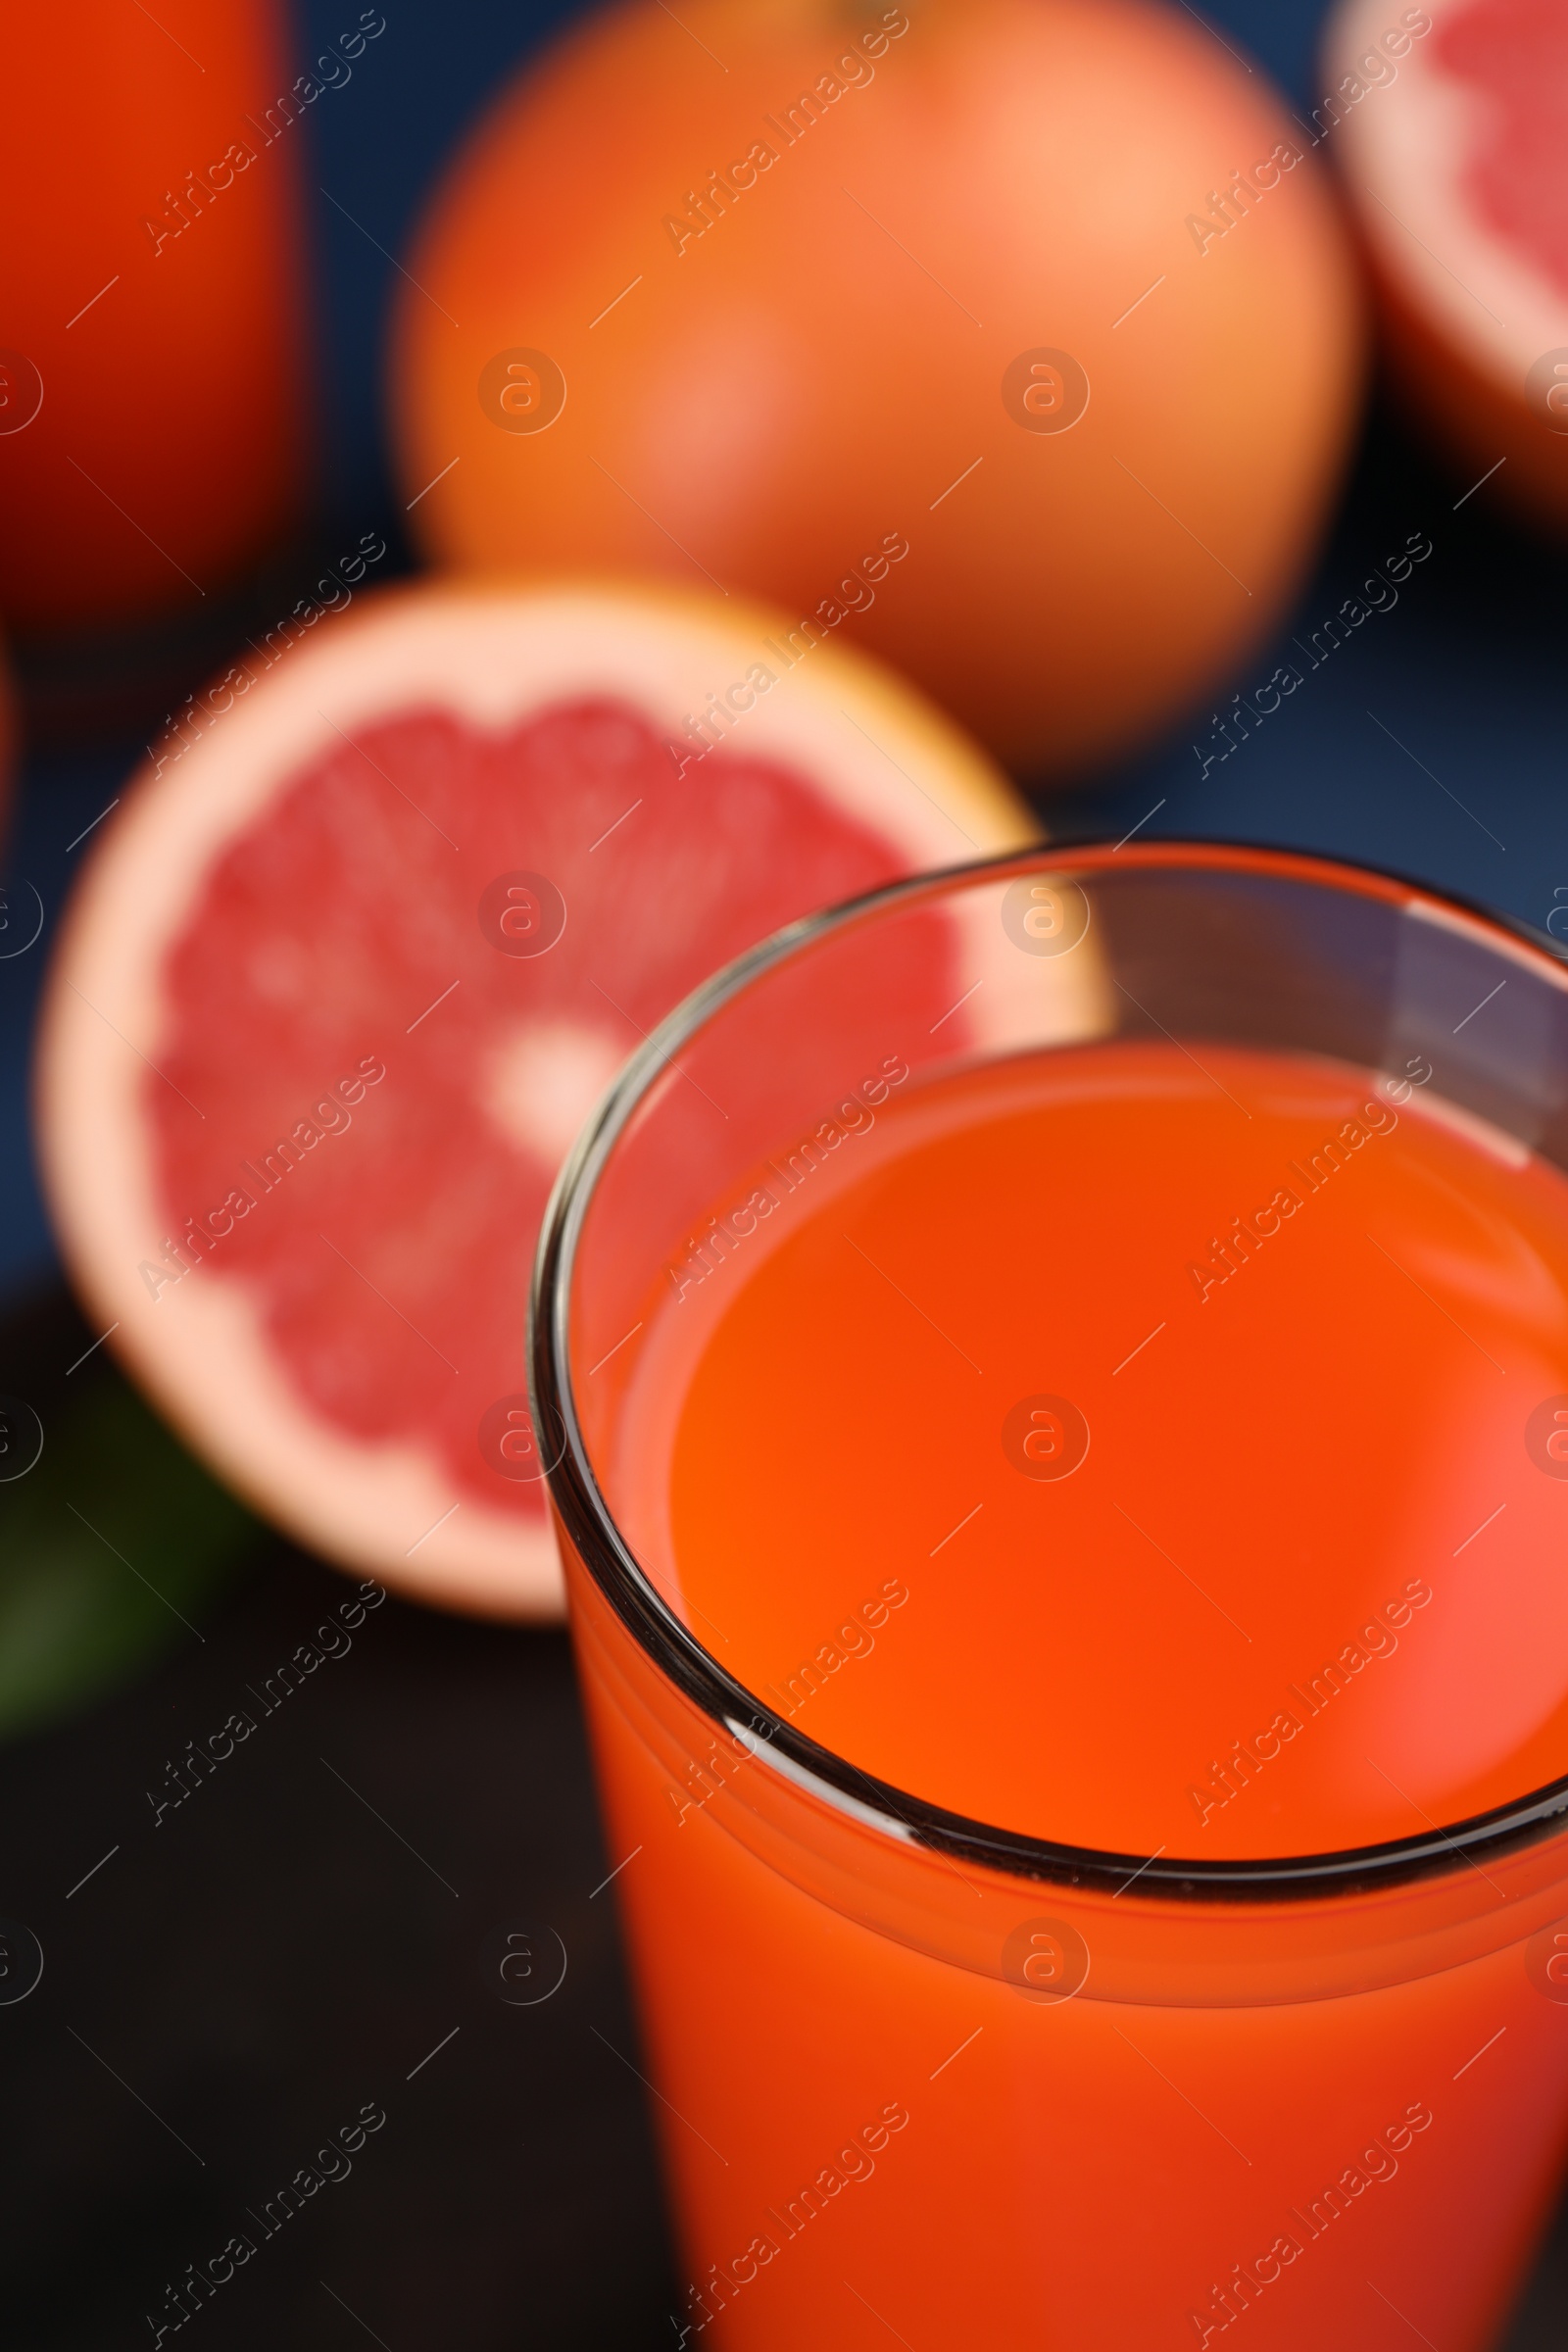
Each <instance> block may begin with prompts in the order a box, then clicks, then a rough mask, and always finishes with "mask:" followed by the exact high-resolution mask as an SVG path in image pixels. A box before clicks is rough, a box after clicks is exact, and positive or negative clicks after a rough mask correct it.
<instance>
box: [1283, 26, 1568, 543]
mask: <svg viewBox="0 0 1568 2352" xmlns="http://www.w3.org/2000/svg"><path fill="white" fill-rule="evenodd" d="M1422 25H1425V26H1426V27H1427V29H1426V30H1424V31H1423V30H1421V29H1420V27H1421V26H1422ZM1391 43H1392V45H1393V47H1394V48H1395V50H1397V56H1391V54H1390V46H1391ZM1324 63H1325V79H1326V83H1327V87H1328V91H1329V93H1330V95H1329V96H1328V97H1327V98H1325V101H1324V106H1323V107H1322V108H1321V109H1319V115H1320V117H1321V118H1323V119H1324V121H1325V123H1326V125H1327V136H1328V137H1329V138H1330V139H1331V140H1332V141H1333V142H1335V144H1336V147H1337V152H1338V155H1339V160H1340V162H1341V164H1342V166H1343V168H1344V173H1345V178H1346V183H1347V186H1348V189H1349V192H1350V196H1351V199H1352V202H1353V203H1354V204H1355V206H1356V209H1357V213H1358V217H1359V221H1360V226H1361V230H1362V234H1363V237H1364V240H1365V244H1366V248H1367V251H1368V254H1369V256H1370V259H1371V262H1372V268H1373V273H1374V276H1375V279H1376V281H1377V284H1378V287H1379V291H1380V294H1381V297H1382V306H1383V316H1384V324H1385V329H1386V339H1387V343H1388V349H1389V359H1390V364H1391V370H1392V373H1393V376H1394V379H1395V382H1396V385H1397V390H1398V393H1399V396H1400V398H1401V400H1402V401H1403V402H1404V404H1405V405H1406V406H1407V408H1408V409H1409V410H1410V412H1411V413H1412V414H1413V415H1414V416H1416V417H1419V418H1420V419H1421V420H1422V421H1423V422H1424V423H1425V424H1426V425H1427V426H1428V427H1429V429H1430V430H1431V431H1432V432H1433V433H1434V434H1435V436H1436V437H1437V439H1438V440H1439V441H1440V442H1441V443H1442V444H1444V445H1445V446H1446V449H1447V450H1448V452H1449V453H1450V454H1451V457H1452V459H1453V461H1454V462H1455V464H1456V465H1458V466H1462V467H1463V468H1464V469H1466V471H1467V472H1469V471H1471V470H1472V469H1473V472H1474V474H1475V475H1476V476H1481V475H1483V474H1485V473H1486V472H1487V471H1488V470H1489V469H1490V468H1494V467H1496V468H1498V470H1497V473H1496V483H1495V488H1496V494H1497V495H1498V496H1500V497H1502V498H1504V499H1506V500H1508V501H1510V502H1511V503H1512V504H1513V505H1514V506H1515V507H1516V508H1517V509H1519V510H1520V511H1522V512H1524V513H1526V514H1527V515H1530V516H1531V517H1533V518H1534V519H1535V520H1536V521H1538V522H1541V521H1543V520H1544V521H1546V522H1547V523H1548V524H1555V526H1556V527H1558V528H1559V529H1560V528H1561V527H1562V526H1563V525H1564V524H1568V19H1565V17H1564V15H1563V12H1562V10H1561V9H1560V8H1559V7H1557V6H1556V5H1555V4H1554V0H1428V4H1427V5H1426V6H1424V7H1422V8H1420V9H1410V10H1406V11H1405V12H1403V15H1402V17H1399V18H1397V19H1396V18H1395V17H1393V16H1392V15H1391V12H1390V11H1389V10H1388V8H1387V7H1386V6H1385V5H1383V0H1346V5H1345V6H1343V7H1342V8H1341V9H1340V11H1339V12H1338V14H1337V15H1336V16H1335V18H1334V19H1333V20H1332V22H1331V25H1330V28H1329V33H1328V38H1327V43H1326V46H1325V51H1324ZM1357 92H1359V93H1360V94H1359V95H1356V93H1357ZM1336 117H1337V118H1338V119H1337V120H1334V119H1333V118H1336Z"/></svg>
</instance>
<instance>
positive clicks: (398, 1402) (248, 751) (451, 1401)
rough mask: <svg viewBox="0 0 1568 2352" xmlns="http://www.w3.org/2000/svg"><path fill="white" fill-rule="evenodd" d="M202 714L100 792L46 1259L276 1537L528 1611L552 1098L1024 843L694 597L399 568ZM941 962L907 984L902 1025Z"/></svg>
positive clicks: (933, 717)
mask: <svg viewBox="0 0 1568 2352" xmlns="http://www.w3.org/2000/svg"><path fill="white" fill-rule="evenodd" d="M242 680H243V681H245V682H243V683H242V682H241V681H242ZM205 708H206V711H207V713H208V724H207V732H206V733H205V734H204V735H202V736H201V737H200V739H199V740H196V741H194V742H192V743H191V744H190V745H189V746H188V748H185V749H184V750H183V751H182V753H181V755H180V756H179V757H178V758H177V759H173V760H172V759H170V758H169V756H168V755H167V754H165V755H163V756H162V757H161V759H160V760H159V762H158V763H157V767H156V768H155V769H154V770H151V771H144V772H143V774H142V775H141V777H140V778H139V780H138V781H137V783H136V785H135V787H134V789H133V790H132V791H130V792H129V793H128V794H127V796H126V800H125V805H124V808H123V811H122V813H121V815H120V816H119V817H118V818H117V819H116V820H115V823H114V827H113V830H112V831H110V832H108V833H107V835H106V838H105V839H104V841H103V842H102V844H101V846H100V847H99V848H98V850H97V852H96V854H95V856H94V858H93V862H92V865H91V867H90V869H89V871H88V873H87V875H86V877H85V879H84V882H83V884H82V886H81V888H80V890H79V891H78V893H77V896H76V898H75V900H74V902H73V906H72V908H71V910H70V913H69V916H68V920H67V924H66V927H65V931H64V935H63V939H62V943H61V946H60V949H59V952H58V955H57V957H56V961H55V965H54V969H53V972H52V975H51V982H50V989H49V996H48V1002H47V1006H46V1011H45V1019H44V1025H43V1031H42V1039H41V1047H40V1063H39V1088H40V1104H41V1121H40V1126H41V1136H42V1153H43V1161H44V1168H45V1175H46V1181H47V1185H48V1190H49V1194H50V1198H51V1200H52V1202H53V1205H54V1209H55V1214H56V1218H57V1222H58V1225H59V1229H60V1233H61V1236H62V1239H63V1242H64V1245H65V1248H66V1251H67V1254H68V1257H69V1259H70V1261H71V1263H72V1265H73V1270H74V1273H75V1276H76V1279H77V1281H78V1284H79V1286H80V1288H81V1289H82V1291H83V1292H84V1293H85V1295H86V1298H87V1299H88V1300H89V1301H90V1303H91V1305H92V1307H93V1308H94V1309H95V1310H96V1312H97V1315H98V1318H99V1323H100V1325H101V1326H102V1327H103V1328H104V1329H105V1330H108V1331H110V1332H111V1340H110V1344H111V1346H112V1347H114V1348H116V1349H118V1350H119V1352H120V1353H121V1355H122V1356H123V1359H124V1360H125V1361H126V1363H127V1364H128V1365H129V1366H130V1367H131V1369H132V1370H133V1371H134V1372H135V1373H136V1374H137V1375H138V1377H139V1378H140V1379H141V1380H142V1381H143V1383H144V1384H145V1386H146V1387H147V1388H148V1389H149V1390H150V1391H151V1392H152V1393H153V1395H154V1396H155V1397H156V1398H157V1399H158V1400H159V1401H160V1402H161V1403H162V1404H163V1406H164V1408H165V1409H166V1410H167V1411H168V1413H169V1414H170V1416H171V1418H172V1420H173V1421H174V1422H175V1423H176V1424H177V1425H178V1426H179V1428H180V1429H181V1430H182V1431H183V1432H184V1433H185V1434H186V1436H187V1437H188V1438H189V1440H190V1441H191V1443H192V1444H193V1445H194V1446H196V1447H197V1448H198V1449H199V1450H200V1451H202V1452H203V1453H205V1454H206V1456H207V1457H208V1459H209V1460H210V1461H212V1462H213V1463H214V1464H215V1465H216V1466H217V1467H218V1468H219V1469H220V1470H221V1473H222V1474H223V1475H224V1476H226V1477H227V1478H228V1479H229V1481H230V1482H231V1483H232V1484H233V1485H234V1486H236V1487H237V1488H239V1489H240V1490H241V1491H242V1492H243V1493H245V1494H246V1495H248V1496H250V1497H251V1498H252V1499H253V1500H254V1501H255V1502H256V1503H257V1504H258V1505H260V1507H261V1508H262V1509H264V1510H265V1511H267V1512H268V1513H269V1514H270V1516H272V1517H273V1518H274V1519H276V1520H277V1521H279V1522H281V1523H282V1524H283V1525H284V1526H285V1527H287V1528H288V1529H289V1530H291V1531H292V1532H293V1533H294V1534H296V1535H297V1536H298V1537H300V1538H302V1539H303V1540H304V1541H305V1542H307V1543H309V1544H313V1545H314V1546H316V1547H317V1548H318V1549H319V1550H320V1551H322V1552H324V1553H325V1554H327V1555H328V1556H329V1557H331V1558H333V1559H335V1560H337V1561H338V1562H340V1563H342V1564H344V1565H346V1566H351V1567H353V1568H356V1569H357V1570H359V1571H360V1572H361V1573H363V1572H364V1571H365V1570H366V1569H369V1570H371V1571H373V1572H374V1573H375V1574H376V1575H378V1576H380V1577H383V1578H384V1579H385V1580H386V1581H387V1582H388V1583H390V1584H395V1585H398V1586H400V1587H402V1588H404V1589H405V1590H407V1591H410V1592H414V1593H419V1594H422V1595H424V1596H425V1597H428V1598H430V1599H433V1600H439V1601H441V1602H443V1603H445V1604H447V1605H450V1606H453V1607H459V1608H467V1609H472V1610H475V1611H481V1612H486V1613H493V1614H495V1615H510V1616H518V1617H526V1616H536V1615H547V1614H550V1613H552V1612H554V1611H555V1610H556V1609H557V1608H558V1607H559V1605H560V1589H559V1572H558V1568H557V1563H556V1558H555V1551H554V1544H553V1539H552V1538H551V1536H550V1534H549V1531H548V1528H547V1523H546V1517H545V1507H544V1492H543V1487H542V1485H541V1483H540V1478H539V1471H540V1459H539V1450H538V1447H537V1446H536V1445H535V1443H534V1439H533V1432H532V1424H531V1422H530V1421H529V1419H528V1414H527V1399H526V1396H525V1394H524V1391H525V1386H526V1384H525V1378H524V1354H523V1330H524V1317H525V1309H526V1294H527V1284H528V1276H529V1268H530V1261H531V1257H532V1252H533V1247H534V1240H535V1235H536V1231H537V1227H538V1223H539V1219H540V1215H541V1212H542V1210H543V1206H544V1201H545V1198H546V1195H547V1192H548V1189H549V1186H550V1183H551V1181H552V1179H553V1177H554V1175H555V1172H556V1170H557V1167H558V1165H559V1163H560V1161H561V1159H562V1158H563V1157H564V1153H565V1151H566V1148H567V1146H568V1144H569V1143H570V1141H571V1139H572V1136H573V1134H574V1133H575V1131H576V1129H577V1127H578V1125H579V1124H580V1122H581V1120H582V1118H583V1116H584V1114H585V1113H586V1111H587V1110H588V1108H589V1107H590V1105H591V1104H592V1103H593V1102H594V1101H595V1099H596V1098H597V1096H598V1095H599V1094H600V1092H601V1091H602V1090H603V1088H604V1087H605V1085H606V1084H607V1082H608V1081H609V1079H610V1078H611V1077H612V1075H613V1072H614V1070H615V1069H616V1067H617V1065H618V1064H619V1062H620V1061H621V1060H622V1059H623V1058H624V1056H625V1055H626V1054H627V1053H628V1052H629V1051H630V1050H631V1049H632V1048H633V1047H635V1046H636V1045H637V1044H638V1042H639V1041H640V1039H641V1038H642V1037H643V1036H644V1034H645V1033H646V1032H647V1031H648V1030H650V1029H651V1028H652V1027H653V1025H654V1023H655V1022H656V1021H657V1020H658V1019H659V1018H660V1017H661V1016H662V1014H663V1013H665V1012H667V1011H668V1010H669V1009H670V1007H671V1006H672V1005H674V1004H675V1003H676V1002H677V1001H678V1000H679V999H680V998H681V997H682V996H683V995H685V994H686V993H687V992H688V991H689V990H690V989H691V988H693V987H694V986H695V985H696V984H697V983H698V982H699V981H700V980H702V979H703V978H704V977H705V976H706V975H707V974H708V973H710V972H711V971H712V970H713V969H714V968H715V967H716V966H718V965H719V964H721V963H723V962H724V961H725V960H727V959H728V958H729V957H730V956H734V955H736V954H738V953H739V952H740V951H741V950H742V949H744V948H746V947H748V946H750V945H752V944H753V943H754V942H756V941H757V940H759V939H760V938H762V937H763V936H764V935H765V934H766V933H768V932H769V931H771V930H774V929H775V928H777V927H778V926H779V925H780V924H782V923H784V922H786V921H788V920H791V919H792V918H794V917H796V916H798V915H800V914H803V913H805V912H806V911H808V910H809V908H812V907H817V906H820V905H823V904H826V903H828V902H830V901H833V900H836V899H841V898H844V897H846V896H849V895H851V894H853V893H856V892H858V891H860V890H863V889H866V888H868V887H870V886H872V885H874V884H877V883H880V882H883V881H886V880H889V879H891V878H893V877H895V876H897V875H900V874H903V873H907V872H910V871H914V870H918V869H920V868H922V867H926V866H933V865H940V864H949V863H953V862H956V861H958V860H960V859H963V858H970V857H973V856H977V855H981V854H986V853H993V852H997V851H1000V850H1003V849H1005V848H1010V847H1013V846H1015V845H1018V844H1020V843H1022V842H1025V841H1027V840H1030V839H1032V838H1034V836H1035V827H1034V825H1033V823H1032V820H1031V819H1030V817H1029V815H1028V813H1027V812H1026V810H1025V809H1023V808H1022V807H1021V805H1020V804H1019V803H1018V802H1017V801H1016V800H1015V799H1014V798H1013V796H1012V794H1011V793H1010V791H1009V790H1008V788H1007V787H1006V785H1005V783H1004V782H1003V780H1002V779H1001V777H1000V776H999V775H998V774H997V773H996V771H995V770H994V769H992V768H991V767H990V765H989V764H988V763H987V762H986V761H985V760H984V759H983V758H982V757H981V756H980V755H979V754H978V753H977V752H976V751H974V750H973V749H972V748H971V747H970V746H969V744H968V743H967V742H966V741H965V740H964V739H963V738H962V737H960V736H959V735H958V734H957V733H956V731H955V730H954V729H953V728H952V727H951V726H950V725H949V724H948V723H947V721H946V720H945V719H943V718H942V717H941V716H939V714H938V713H937V712H936V711H934V710H932V709H931V708H930V706H928V705H927V704H926V703H924V702H923V701H922V700H921V699H920V698H919V697H918V696H916V695H915V694H914V693H913V692H912V691H910V690H909V689H907V687H905V686H903V685H902V684H901V683H899V682H898V681H896V680H895V679H894V678H893V677H892V676H891V675H889V674H887V673H885V672H883V671H882V670H880V669H878V668H877V667H876V666H874V665H873V664H871V663H869V662H865V661H864V660H862V659H860V658H859V657H858V656H856V655H853V654H850V653H848V652H846V651H844V650H842V649H840V648H838V647H836V646H834V645H831V644H814V645H811V644H809V643H807V642H805V641H802V640H798V639H797V640H792V639H791V638H790V636H789V634H788V631H787V627H786V625H785V624H784V623H782V622H780V621H779V620H776V619H775V618H773V617H772V616H770V615H769V614H767V613H763V612H760V611H756V610H752V609H748V608H747V607H744V606H742V605H740V604H738V603H729V602H721V601H720V600H719V599H717V598H713V599H711V600H702V599H695V598H685V597H678V596H674V595H667V594H663V593H660V592H647V593H641V592H632V591H621V590H613V589H605V588H587V587H560V586H555V587H544V586H540V587H519V586H505V585H498V586H495V587H482V586H481V587H473V586H467V587H463V586H455V585H446V586H442V585H435V586H429V585H426V586H419V587H415V588H411V589H402V590H389V591H387V592H384V593H383V594H381V595H379V596H377V597H373V598H367V599H366V600H365V602H364V604H363V605H362V606H361V607H360V608H359V609H358V610H357V611H356V612H355V613H350V614H348V615H346V616H344V617H343V618H341V619H338V620H333V621H328V622H326V623H325V624H324V625H321V626H319V628H318V630H317V631H316V633H315V635H314V636H313V637H312V638H311V639H310V640H308V641H307V642H304V643H301V644H298V645H296V646H295V647H294V648H293V650H292V651H290V652H289V653H288V655H287V657H286V659H281V660H280V661H279V662H278V664H277V665H276V666H275V667H274V668H273V670H272V672H271V674H270V675H268V676H266V677H259V678H256V679H255V680H254V681H252V680H251V677H250V671H249V670H248V669H247V668H246V667H245V666H244V665H241V666H240V667H239V668H238V669H236V670H231V671H230V672H229V673H228V678H227V680H226V681H225V683H224V686H223V688H222V689H221V690H219V691H218V692H217V693H216V694H215V695H213V696H211V697H209V698H207V700H206V703H205ZM160 771H161V772H160ZM1070 960H1071V959H1064V961H1063V963H1062V966H1061V968H1062V970H1063V972H1064V973H1065V972H1066V970H1067V963H1068V961H1070ZM960 964H961V953H960V952H959V951H957V950H956V951H955V956H949V957H946V958H944V957H942V956H938V957H935V958H934V959H933V962H932V968H931V969H930V971H929V972H928V973H926V974H923V975H922V976H921V980H920V986H921V987H922V988H923V989H924V990H925V991H926V993H927V994H928V995H929V997H930V999H931V1006H930V1017H931V1018H932V1019H933V1020H935V1019H937V1018H938V1017H939V1016H940V1015H942V1014H943V1013H944V1012H946V1011H947V1010H948V1009H949V1008H950V1007H951V1006H952V1005H953V1004H954V1002H955V1000H956V999H957V998H958V997H959V995H960V992H961V989H962V987H963V985H964V974H963V971H962V969H960V968H959V966H960ZM1068 984H1069V985H1077V984H1076V982H1074V981H1072V980H1071V978H1070V975H1069V980H1068ZM919 1002H921V1003H923V1002H924V999H923V998H921V999H920V1000H919ZM960 1017H961V1016H960Z"/></svg>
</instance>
